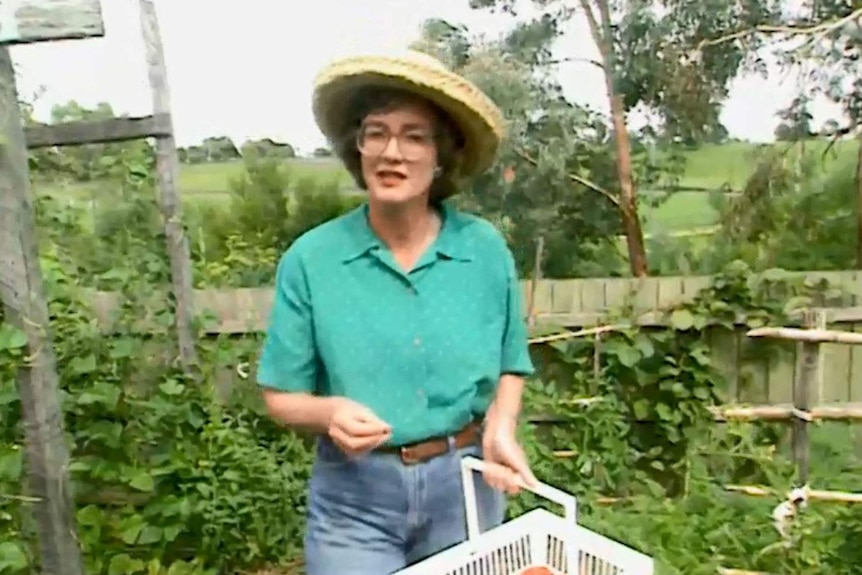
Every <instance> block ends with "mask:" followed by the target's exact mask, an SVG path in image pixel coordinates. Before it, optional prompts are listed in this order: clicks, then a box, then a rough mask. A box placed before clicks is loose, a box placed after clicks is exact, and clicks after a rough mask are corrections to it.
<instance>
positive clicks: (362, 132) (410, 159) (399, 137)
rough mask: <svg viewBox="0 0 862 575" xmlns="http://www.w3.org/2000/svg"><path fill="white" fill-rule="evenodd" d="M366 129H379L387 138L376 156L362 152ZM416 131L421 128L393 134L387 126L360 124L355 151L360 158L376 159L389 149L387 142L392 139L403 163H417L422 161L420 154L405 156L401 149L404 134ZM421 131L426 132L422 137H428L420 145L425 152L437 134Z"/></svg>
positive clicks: (432, 131) (431, 131)
mask: <svg viewBox="0 0 862 575" xmlns="http://www.w3.org/2000/svg"><path fill="white" fill-rule="evenodd" d="M368 128H377V129H380V130H381V131H382V132H384V134H385V135H386V136H387V138H386V142H385V143H384V144H383V146H382V147H381V148H380V151H379V152H377V153H376V154H368V153H365V152H363V151H362V148H363V146H362V138H363V136H364V135H365V131H366V130H367V129H368ZM418 129H421V128H418V127H413V126H411V127H409V128H408V129H407V130H405V131H404V132H400V133H393V132H392V131H391V130H390V129H389V128H388V127H387V126H385V125H381V124H362V125H361V126H360V127H359V129H358V130H357V131H356V149H357V151H358V152H359V153H360V154H361V155H362V156H365V157H366V158H378V157H380V156H382V155H383V152H385V151H386V149H387V148H388V147H389V142H391V141H392V139H393V138H395V143H396V146H397V147H398V153H399V154H401V157H402V158H403V159H404V161H405V162H417V161H419V160H421V159H422V156H421V154H420V155H418V157H413V156H408V155H407V154H405V153H404V147H403V145H402V138H403V137H404V136H405V135H406V132H410V130H418ZM422 130H423V132H427V133H426V134H424V135H427V137H428V139H427V142H423V144H422V145H423V146H424V147H425V149H426V150H427V149H431V147H433V145H434V144H435V143H436V140H437V134H436V132H435V131H434V130H425V129H422Z"/></svg>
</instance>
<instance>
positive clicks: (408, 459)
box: [398, 445, 420, 465]
mask: <svg viewBox="0 0 862 575" xmlns="http://www.w3.org/2000/svg"><path fill="white" fill-rule="evenodd" d="M398 452H399V455H400V456H401V462H402V463H404V464H405V465H416V464H417V463H419V462H420V459H419V458H418V457H416V454H415V451H413V449H412V448H411V447H409V446H407V445H402V446H401V447H399V448H398Z"/></svg>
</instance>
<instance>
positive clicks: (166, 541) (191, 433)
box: [0, 258, 309, 575]
mask: <svg viewBox="0 0 862 575" xmlns="http://www.w3.org/2000/svg"><path fill="white" fill-rule="evenodd" d="M43 265H44V266H45V267H46V270H47V272H48V273H46V279H47V283H48V293H49V296H50V311H51V317H52V328H53V332H54V335H55V339H54V342H55V350H56V353H57V360H58V369H59V371H60V378H61V387H62V392H63V394H64V402H63V411H64V419H65V422H66V429H67V434H68V441H69V442H70V445H71V451H72V454H73V461H72V465H71V467H70V472H71V474H72V481H73V483H74V493H75V499H76V502H77V510H76V520H77V525H78V536H79V538H80V541H81V545H82V547H83V549H84V553H85V556H86V561H87V572H88V573H92V574H101V573H105V574H110V575H125V574H133V573H148V574H153V575H156V574H165V575H167V574H171V575H173V574H189V575H193V574H194V575H203V574H204V573H217V572H232V571H234V570H235V569H238V568H248V567H254V566H259V565H263V564H275V563H278V562H279V560H280V559H282V558H284V557H285V556H286V555H288V556H289V555H291V554H295V553H296V552H297V548H298V545H299V541H300V540H301V539H300V534H301V528H302V522H301V515H299V514H298V512H297V510H301V509H302V507H303V505H304V489H303V487H304V485H305V481H306V480H307V476H308V461H309V451H308V449H307V447H306V446H305V444H304V442H303V441H302V440H301V439H300V438H299V437H297V436H296V435H294V434H293V433H290V432H286V431H285V430H283V429H280V428H279V427H278V426H276V425H275V424H273V423H272V422H271V421H270V420H269V418H268V417H266V415H265V414H263V413H261V412H260V410H259V409H258V408H257V406H254V405H244V403H243V402H240V401H236V400H231V399H230V397H229V396H228V395H226V394H222V395H220V394H219V393H218V387H217V385H215V384H216V382H218V381H219V380H220V379H221V380H224V379H225V374H226V373H227V374H230V373H235V370H236V367H237V366H238V365H239V364H241V363H243V362H247V361H248V358H249V356H250V355H251V354H253V353H254V347H253V344H254V342H253V341H252V342H246V343H245V345H242V344H239V345H238V344H237V342H234V341H231V340H229V339H228V340H224V341H214V342H201V353H202V357H203V358H204V361H205V362H206V366H207V370H208V371H207V374H208V378H207V381H208V383H207V384H206V385H197V384H194V383H192V382H189V381H186V380H185V379H184V377H183V376H182V374H180V373H179V372H178V371H177V369H176V368H175V367H172V366H171V364H170V362H169V361H168V360H167V358H166V357H164V352H165V350H166V349H167V346H169V345H170V343H171V342H170V338H167V339H166V338H164V337H159V336H155V337H145V336H143V335H137V334H135V333H133V332H131V331H127V330H121V331H120V332H119V333H117V334H115V335H114V336H113V337H105V336H104V334H102V333H101V332H100V331H99V330H98V329H97V327H96V325H95V323H94V322H92V321H91V319H92V317H93V315H92V312H91V311H90V310H89V309H88V308H87V302H86V301H85V300H84V299H82V296H83V294H82V293H81V291H80V289H79V288H78V287H77V286H76V283H75V281H74V278H72V277H71V276H69V275H67V274H66V272H65V270H63V269H62V267H61V266H60V262H59V261H57V260H54V259H52V258H45V260H44V261H43ZM124 284H125V288H126V289H125V291H124V293H125V294H127V295H128V294H133V293H146V291H147V287H146V286H147V285H148V284H147V282H146V281H145V279H144V280H142V279H141V278H140V277H139V276H137V275H136V274H134V273H131V272H130V273H128V274H127V275H126V276H125V277H124ZM124 309H125V314H126V315H127V316H129V317H134V316H136V315H137V314H138V313H140V310H139V309H138V306H137V305H136V302H135V301H134V299H133V297H132V296H130V299H127V300H125V301H124ZM149 311H150V312H151V313H153V314H159V313H163V311H162V310H149ZM164 312H167V313H169V310H164ZM22 344H23V339H22V335H21V334H20V333H18V332H15V331H14V330H12V329H11V328H10V327H9V326H8V325H7V324H2V329H0V357H2V359H0V398H2V401H0V412H2V415H3V417H2V422H3V425H2V426H0V484H2V485H3V488H2V492H3V493H4V496H3V497H2V498H0V534H2V536H0V539H2V540H3V542H4V546H5V547H4V549H3V551H4V553H3V555H0V572H2V573H24V572H27V571H28V568H29V566H30V565H33V564H34V561H35V557H34V556H33V555H32V554H31V552H30V551H29V547H28V546H27V545H26V542H27V541H28V540H29V536H30V533H32V529H33V526H32V525H31V524H30V521H29V520H28V519H27V516H28V507H29V506H30V505H32V503H30V502H29V500H28V499H27V497H26V496H25V494H24V491H23V488H22V487H21V485H22V484H21V483H20V482H21V479H22V478H23V466H22V461H21V453H22V430H21V426H20V421H19V417H18V412H19V410H20V405H19V400H18V395H17V392H16V391H15V388H14V372H15V369H16V367H17V366H18V365H20V364H21V362H22V361H24V358H23V357H22V353H21V351H22ZM230 387H231V388H233V391H234V392H238V391H241V390H242V389H243V381H242V379H241V378H239V377H236V376H234V377H233V378H231V381H230ZM7 493H10V494H12V495H11V498H9V496H7V495H5V494H7ZM262 510H265V511H264V512H262ZM274 527H275V528H274Z"/></svg>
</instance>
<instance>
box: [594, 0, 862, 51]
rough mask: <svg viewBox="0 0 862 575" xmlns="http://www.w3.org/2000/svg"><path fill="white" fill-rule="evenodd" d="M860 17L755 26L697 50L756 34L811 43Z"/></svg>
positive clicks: (857, 12) (704, 42)
mask: <svg viewBox="0 0 862 575" xmlns="http://www.w3.org/2000/svg"><path fill="white" fill-rule="evenodd" d="M585 1H586V0H581V3H583V2H585ZM860 16H862V8H858V9H856V10H854V11H853V12H851V13H850V14H848V15H847V16H843V17H841V18H839V19H837V20H832V21H829V22H821V23H820V24H816V25H814V26H774V25H768V24H764V25H762V26H755V27H754V28H749V29H747V30H740V31H738V32H733V33H732V34H727V35H725V36H720V37H718V38H713V39H712V40H701V41H700V42H699V43H698V45H697V48H696V50H697V51H700V50H702V49H703V48H706V47H707V46H717V45H719V44H724V43H727V42H733V41H734V40H741V39H743V38H746V37H748V36H753V35H754V34H788V35H791V36H811V37H812V38H811V39H810V40H809V42H810V41H813V40H816V39H819V38H822V37H823V36H825V35H826V34H828V33H829V32H832V31H834V30H837V29H838V28H840V27H842V26H843V25H844V24H846V23H848V22H850V21H851V20H855V19H857V18H859V17H860Z"/></svg>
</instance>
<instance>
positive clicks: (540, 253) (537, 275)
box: [527, 236, 545, 328]
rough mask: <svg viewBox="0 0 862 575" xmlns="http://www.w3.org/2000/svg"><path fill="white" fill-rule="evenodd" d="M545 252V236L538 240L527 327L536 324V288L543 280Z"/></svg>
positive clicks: (528, 304)
mask: <svg viewBox="0 0 862 575" xmlns="http://www.w3.org/2000/svg"><path fill="white" fill-rule="evenodd" d="M544 252H545V238H544V236H539V238H538V239H537V240H536V261H535V262H533V280H532V281H531V282H530V299H529V301H528V302H527V327H529V328H533V327H535V326H536V288H537V287H538V285H539V282H540V281H541V280H542V259H543V258H544Z"/></svg>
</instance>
